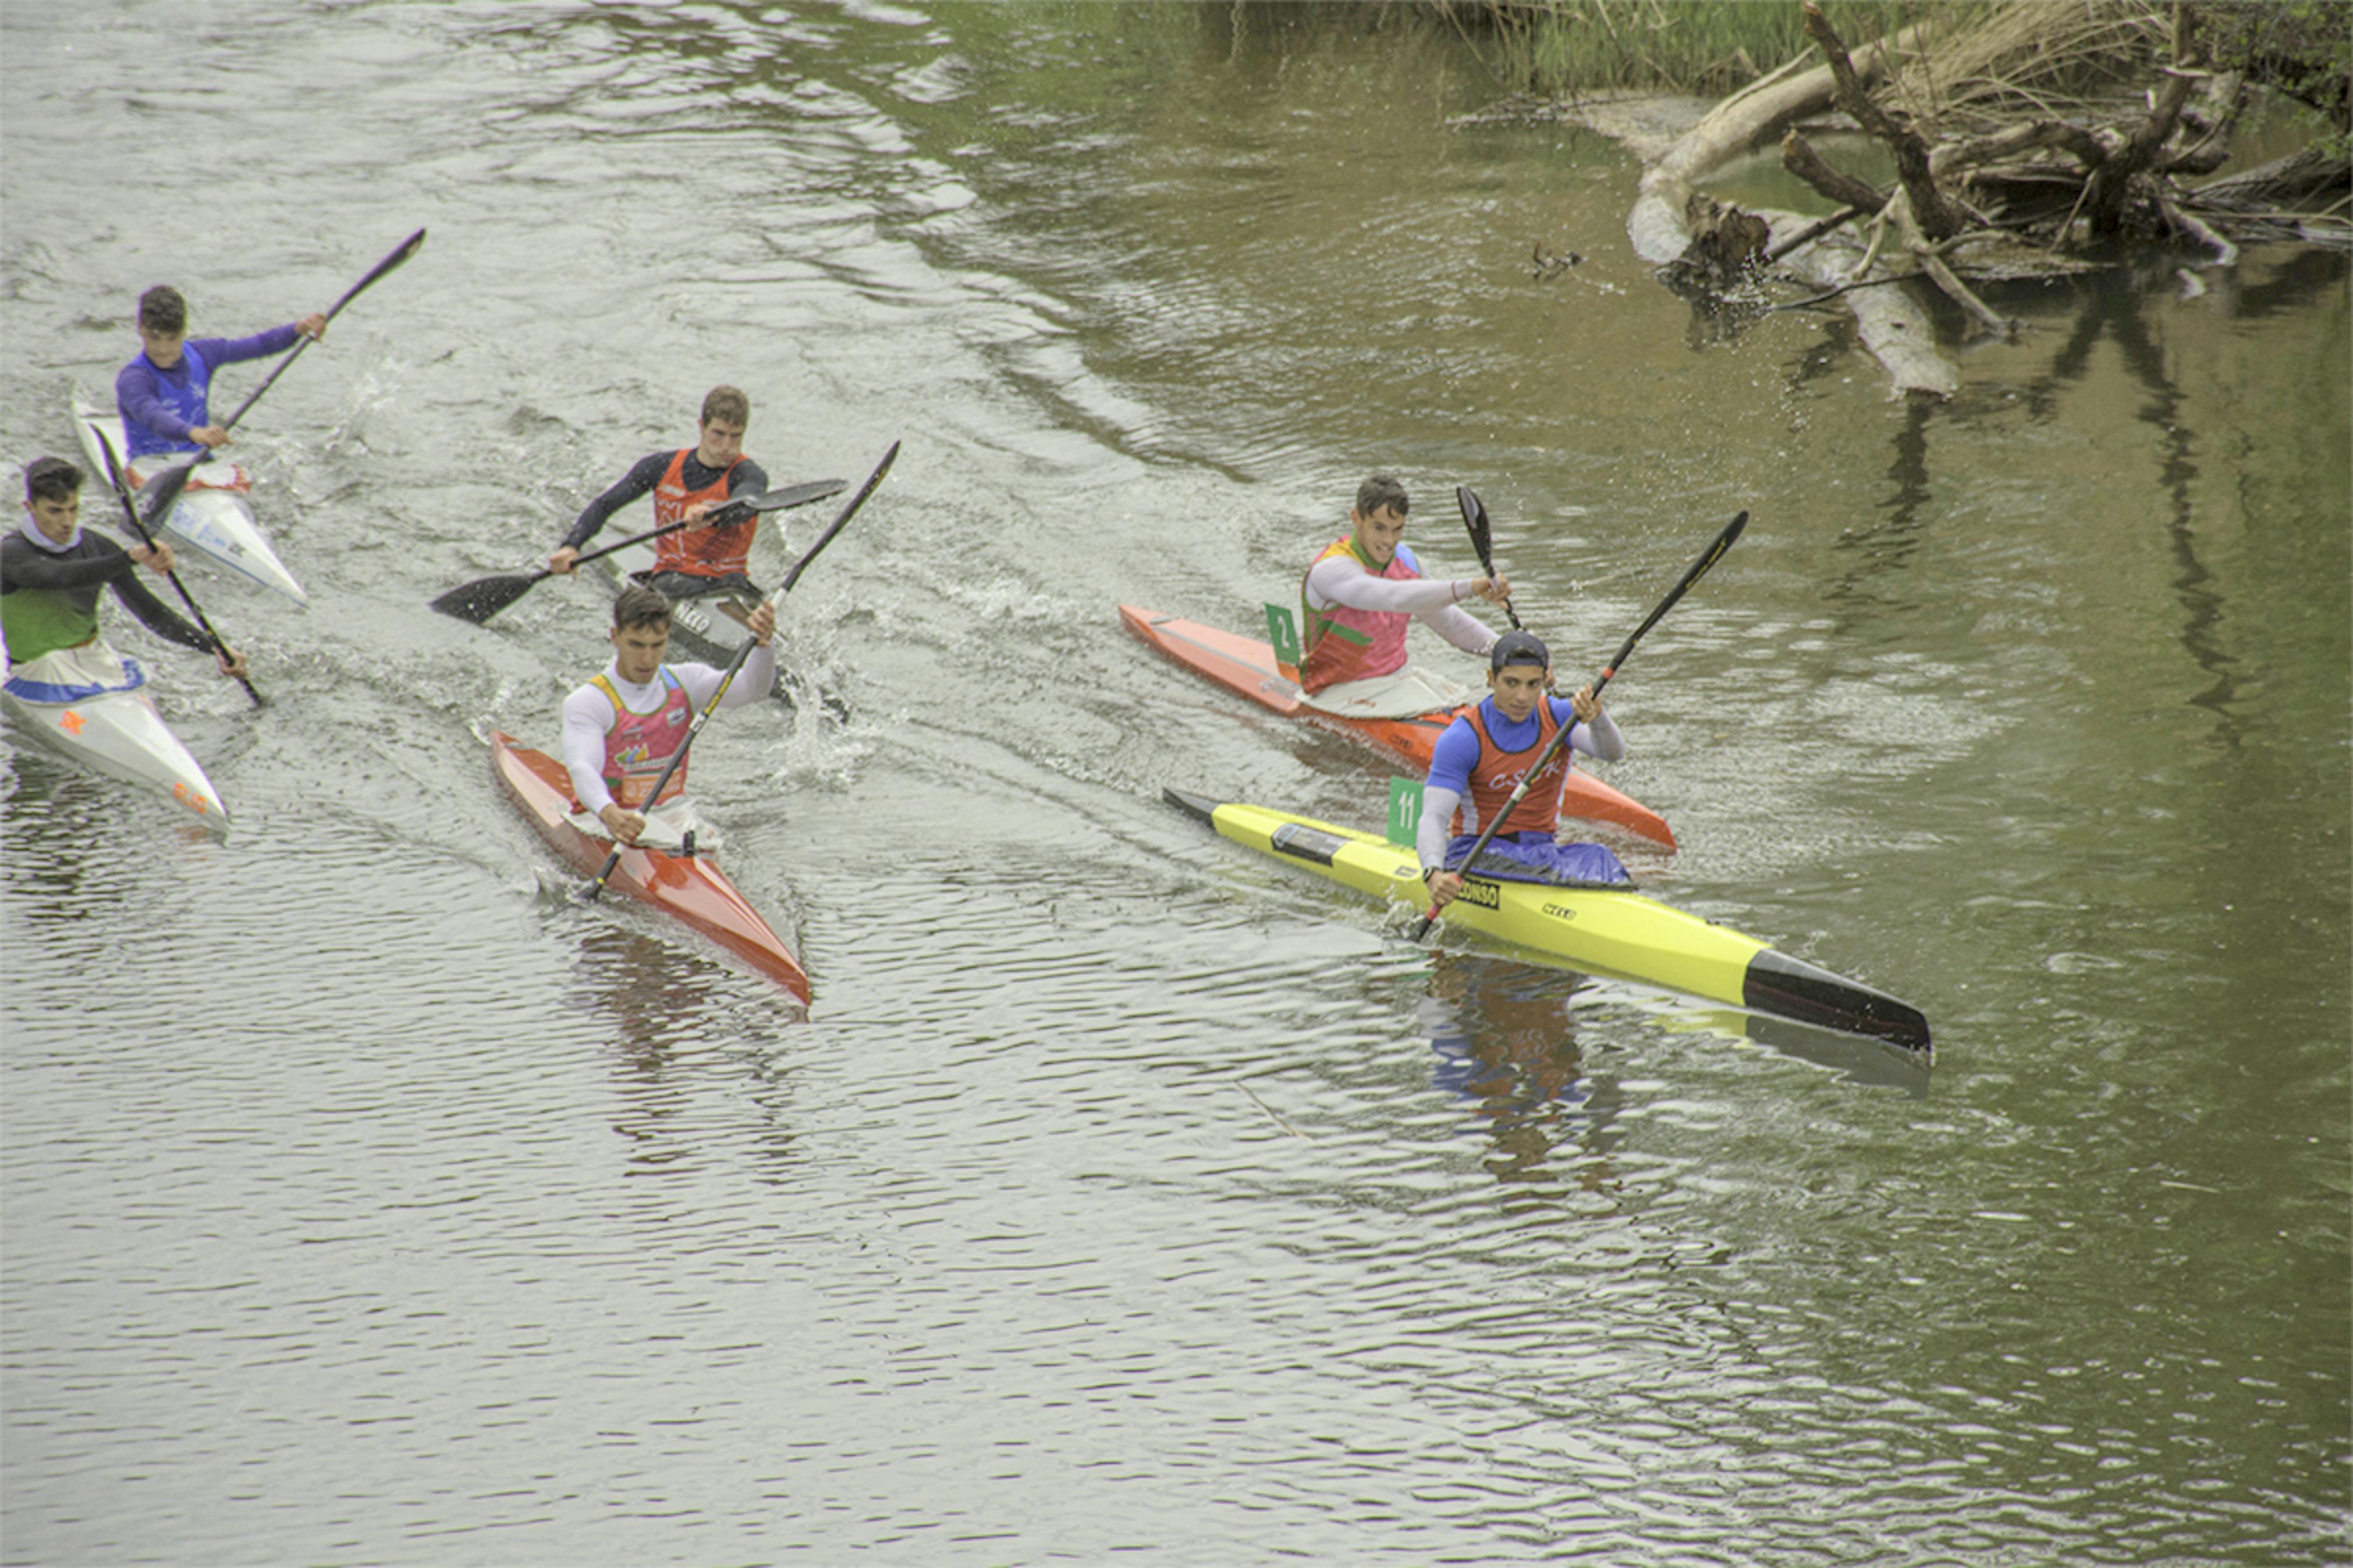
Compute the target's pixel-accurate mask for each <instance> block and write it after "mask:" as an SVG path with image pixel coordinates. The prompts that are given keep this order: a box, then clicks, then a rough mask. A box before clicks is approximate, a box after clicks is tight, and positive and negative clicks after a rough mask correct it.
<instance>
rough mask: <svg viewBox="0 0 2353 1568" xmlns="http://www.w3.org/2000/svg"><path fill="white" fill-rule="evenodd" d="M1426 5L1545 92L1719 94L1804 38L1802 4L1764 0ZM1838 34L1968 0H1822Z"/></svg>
mask: <svg viewBox="0 0 2353 1568" xmlns="http://www.w3.org/2000/svg"><path fill="white" fill-rule="evenodd" d="M1432 9H1433V10H1434V11H1435V12H1436V13H1437V14H1438V15H1439V16H1440V17H1441V18H1442V19H1443V21H1444V23H1445V25H1447V26H1452V27H1454V28H1456V29H1457V30H1458V31H1460V32H1461V33H1462V35H1463V36H1464V37H1466V38H1468V39H1469V40H1470V41H1471V42H1472V44H1473V46H1474V47H1477V48H1478V50H1479V52H1480V53H1481V54H1482V56H1483V57H1485V58H1486V59H1487V61H1488V63H1489V64H1490V65H1491V66H1492V67H1493V69H1494V71H1495V74H1496V75H1497V77H1499V78H1500V79H1503V80H1504V81H1505V82H1507V83H1509V84H1511V86H1512V87H1513V88H1514V90H1518V91H1524V92H1532V93H1539V94H1543V95H1545V96H1547V97H1556V98H1566V97H1573V96H1575V95H1577V93H1581V92H1596V91H1607V90H1612V89H1627V88H1639V89H1658V90H1663V91H1672V92H1687V93H1704V94H1711V95H1713V94H1719V93H1725V92H1729V91H1731V90H1732V89H1735V88H1737V87H1740V86H1742V85H1743V84H1745V83H1746V82H1749V81H1752V80H1754V79H1756V78H1757V77H1759V76H1761V75H1763V74H1765V73H1766V72H1767V71H1770V70H1773V69H1774V68H1777V67H1778V66H1780V65H1781V64H1782V63H1783V62H1785V61H1787V60H1789V59H1792V58H1796V57H1797V56H1798V55H1799V54H1800V53H1802V52H1804V51H1805V50H1806V49H1807V48H1808V47H1809V46H1808V43H1807V39H1806V31H1805V16H1804V13H1803V11H1802V9H1801V7H1799V5H1796V4H1795V3H1794V0H1793V3H1791V4H1787V5H1780V4H1771V3H1767V0H1440V3H1439V4H1438V5H1434V6H1433V7H1432ZM1823 9H1824V11H1825V12H1826V13H1827V14H1828V15H1829V16H1830V18H1831V23H1832V25H1833V26H1836V27H1837V28H1838V29H1839V34H1840V36H1841V37H1845V38H1849V39H1865V38H1877V37H1888V36H1891V35H1893V34H1895V33H1898V32H1900V31H1902V30H1903V29H1904V28H1905V27H1908V26H1913V25H1914V24H1915V23H1917V22H1920V21H1922V20H1924V19H1928V18H1931V17H1933V18H1934V19H1935V20H1936V23H1937V24H1938V26H1940V27H1942V28H1947V29H1956V30H1957V29H1961V28H1967V27H1969V26H1975V25H1976V24H1977V23H1978V21H1980V20H1982V19H1983V18H1984V17H1985V16H1987V15H1988V14H1989V13H1990V12H1991V11H1992V10H1993V9H1994V7H1993V6H1992V5H1990V4H1985V3H1977V0H1944V3H1936V4H1927V3H1924V0H1828V3H1827V4H1825V5H1824V6H1823Z"/></svg>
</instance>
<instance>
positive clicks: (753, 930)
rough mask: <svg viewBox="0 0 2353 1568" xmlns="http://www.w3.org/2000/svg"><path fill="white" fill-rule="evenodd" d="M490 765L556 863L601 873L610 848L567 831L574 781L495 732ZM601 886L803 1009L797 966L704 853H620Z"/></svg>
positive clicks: (550, 761) (805, 995)
mask: <svg viewBox="0 0 2353 1568" xmlns="http://www.w3.org/2000/svg"><path fill="white" fill-rule="evenodd" d="M491 766H492V767H493V768H494V769H495V770H496V771H497V773H498V775H499V782H500V783H501V784H503V785H505V786H506V792H507V794H508V795H512V797H513V798H514V802H515V804H516V805H519V806H521V807H522V813H523V815H524V816H527V817H529V818H530V819H531V825H532V826H533V827H536V828H537V829H539V836H540V837H542V838H544V839H546V840H547V841H548V843H550V844H551V845H553V846H554V847H555V852H556V853H557V854H558V855H561V856H562V857H564V858H565V861H566V862H567V863H569V864H570V865H571V866H572V867H573V868H575V869H576V870H578V871H581V872H582V873H584V874H586V875H587V876H591V877H593V876H595V875H596V873H597V872H598V871H599V870H601V869H603V868H604V865H605V857H606V856H607V855H609V854H611V853H612V852H613V841H612V840H611V839H609V838H600V837H596V836H595V835H593V834H587V833H583V832H582V831H581V830H580V829H579V828H577V827H575V826H572V823H571V820H570V818H571V816H572V778H571V775H570V774H569V773H566V772H565V767H564V764H563V763H560V762H558V761H557V760H556V759H554V757H551V756H549V755H548V754H547V753H546V752H534V751H533V750H531V749H530V748H529V747H527V746H522V745H518V744H516V742H515V741H514V739H513V737H512V736H509V735H503V734H499V733H497V732H495V731H494V732H493V733H492V734H491ZM605 885H606V886H607V887H608V888H618V889H621V891H623V892H625V893H627V894H628V895H629V896H630V897H631V898H634V899H637V900H639V901H641V902H644V903H648V904H651V905H652V906H653V907H654V908H656V909H658V910H661V911H662V912H663V913H664V914H667V915H670V916H672V917H674V918H676V919H677V920H678V921H681V923H683V924H685V925H688V926H691V927H692V928H693V929H694V930H696V931H701V932H702V934H703V935H705V936H707V937H709V938H710V939H711V940H712V941H713V942H717V943H718V944H719V945H720V946H722V947H723V948H725V949H726V950H727V951H728V952H732V953H733V954H735V956H736V957H738V958H741V959H742V960H744V962H745V963H749V964H750V965H751V966H752V967H753V968H754V969H756V970H758V971H759V972H760V973H763V974H765V975H766V976H768V977H769V978H770V979H771V980H774V981H776V983H777V984H779V985H782V986H783V987H784V988H785V989H786V990H787V991H789V992H791V993H792V994H794V995H795V996H797V997H798V998H799V999H800V1000H801V1001H802V1002H803V1003H804V1004H806V1003H807V1001H808V999H809V983H808V974H807V971H805V970H803V969H802V968H801V965H800V960H798V959H797V958H795V957H794V956H793V950H792V949H791V948H789V947H786V945H785V941H784V938H782V937H780V936H778V935H777V934H776V932H775V931H773V930H771V929H769V926H768V922H767V921H765V920H763V919H761V918H760V911H759V910H755V909H754V908H753V907H752V906H751V904H750V903H748V902H747V901H745V900H744V895H743V894H742V893H739V892H737V891H736V890H735V884H734V883H733V882H730V881H729V880H728V879H726V877H725V876H724V875H723V874H722V873H721V871H720V869H719V865H718V862H717V861H715V860H714V859H712V856H711V853H710V851H708V850H703V851H699V852H697V853H695V854H692V855H677V854H670V853H667V852H665V851H663V850H659V849H638V848H631V849H624V850H622V851H621V862H620V864H619V866H617V868H615V869H614V872H613V875H612V877H611V879H609V880H608V881H607V883H606V884H605Z"/></svg>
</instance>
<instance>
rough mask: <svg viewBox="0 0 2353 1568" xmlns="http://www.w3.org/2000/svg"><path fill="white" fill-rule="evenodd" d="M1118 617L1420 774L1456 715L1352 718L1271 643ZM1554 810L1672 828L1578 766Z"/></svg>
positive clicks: (1652, 833)
mask: <svg viewBox="0 0 2353 1568" xmlns="http://www.w3.org/2000/svg"><path fill="white" fill-rule="evenodd" d="M1119 616H1120V620H1121V621H1122V622H1123V623H1124V625H1125V626H1126V627H1127V629H1128V630H1129V632H1131V633H1133V634H1134V636H1135V637H1137V638H1138V639H1140V640H1142V641H1143V642H1145V643H1148V644H1150V645H1151V646H1152V647H1154V648H1155V649H1157V650H1158V651H1159V652H1160V653H1162V654H1163V655H1165V656H1166V657H1167V658H1171V659H1173V660H1175V661H1176V663H1178V664H1180V665H1183V666H1184V667H1185V668H1187V669H1189V670H1191V671H1193V672H1194V673H1195V674H1196V675H1199V676H1202V677H1204V678H1206V679H1209V680H1212V681H1215V682H1216V683H1217V684H1218V685H1219V686H1222V687H1224V688H1225V689H1227V690H1229V691H1231V692H1235V693H1237V694H1239V695H1240V696H1243V697H1247V698H1249V699H1250V700H1251V701H1253V702H1256V703H1258V704H1259V705H1260V706H1261V707H1264V708H1268V709H1271V710H1273V711H1275V712H1277V713H1280V714H1282V716H1284V717H1285V718H1290V719H1302V720H1304V721H1307V722H1308V723H1311V724H1314V725H1318V726H1320V727H1322V728H1324V729H1326V730H1332V731H1338V732H1339V733H1341V734H1344V735H1351V736H1354V737H1355V738H1356V739H1357V740H1359V741H1363V742H1366V743H1367V744H1368V745H1370V746H1372V747H1373V748H1374V749H1375V750H1377V751H1380V752H1386V753H1387V754H1388V755H1389V756H1391V757H1393V758H1395V759H1397V760H1398V762H1401V763H1405V764H1406V765H1407V766H1409V767H1410V768H1413V769H1414V770H1415V771H1416V772H1418V773H1428V772H1429V771H1430V752H1431V751H1432V750H1433V749H1434V748H1435V747H1436V746H1437V744H1438V737H1439V736H1440V735H1441V734H1444V733H1445V732H1446V727H1447V725H1449V724H1451V723H1452V722H1453V721H1454V715H1453V713H1452V712H1451V711H1442V712H1431V713H1421V714H1416V715H1413V716H1411V717H1409V718H1404V719H1355V718H1349V717H1346V716H1345V715H1342V714H1337V713H1328V712H1325V711H1324V710H1320V709H1318V708H1316V707H1314V705H1313V704H1311V703H1309V702H1308V701H1306V700H1304V693H1303V692H1302V691H1301V690H1300V689H1299V684H1298V682H1296V681H1294V680H1293V679H1291V678H1290V677H1289V676H1287V675H1285V674H1283V673H1282V668H1281V667H1280V666H1279V665H1278V664H1277V663H1276V662H1275V657H1274V648H1273V646H1272V645H1271V644H1269V643H1266V642H1261V641H1260V640H1258V639H1257V638H1254V637H1244V636H1242V635H1240V633H1238V632H1229V631H1223V630H1220V629H1219V628H1218V627H1216V626H1204V625H1202V624H1201V623H1200V622H1198V621H1187V620H1182V619H1179V618H1178V617H1176V616H1169V615H1163V614H1161V613H1160V612H1158V611H1156V610H1146V609H1141V608H1139V607H1137V606H1136V605H1121V606H1120V607H1119ZM1560 809H1561V815H1562V816H1575V817H1581V818H1584V819H1586V820H1588V821H1592V822H1608V823H1611V824H1614V825H1616V826H1620V827H1623V828H1625V829H1627V830H1628V831H1630V832H1632V833H1637V834H1640V835H1641V837H1645V838H1648V839H1650V840H1651V842H1653V843H1656V844H1662V845H1665V846H1666V847H1668V848H1670V849H1672V848H1673V847H1674V846H1675V833H1674V829H1673V828H1672V827H1670V826H1667V819H1666V818H1665V817H1663V816H1660V815H1659V814H1658V813H1657V812H1655V811H1652V810H1651V808H1650V807H1649V806H1647V805H1643V804H1642V803H1641V802H1640V801H1638V800H1636V799H1634V798H1633V797H1632V796H1631V795H1626V794H1623V793H1622V792H1620V791H1619V790H1616V789H1613V788H1611V787H1610V786H1609V785H1608V784H1603V783H1602V782H1601V781H1600V780H1599V779H1597V778H1595V777H1594V776H1593V775H1592V774H1590V773H1587V772H1585V771H1584V770H1583V769H1582V768H1572V769H1571V770H1570V771H1569V775H1568V783H1567V786H1566V787H1565V788H1564V789H1563V790H1562V792H1561V802H1560Z"/></svg>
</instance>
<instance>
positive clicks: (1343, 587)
mask: <svg viewBox="0 0 2353 1568" xmlns="http://www.w3.org/2000/svg"><path fill="white" fill-rule="evenodd" d="M1474 581H1475V580H1473V579H1468V578H1465V579H1460V580H1455V579H1448V578H1437V579H1430V578H1422V577H1408V578H1394V577H1376V576H1374V575H1373V574H1371V573H1369V572H1367V571H1366V570H1365V569H1364V568H1363V567H1362V566H1360V565H1358V564H1357V563H1356V562H1355V561H1352V560H1350V559H1348V558H1346V557H1345V556H1336V555H1335V556H1334V557H1332V558H1331V559H1330V560H1328V561H1319V562H1317V563H1315V566H1314V570H1313V571H1311V572H1309V573H1308V574H1307V603H1308V606H1309V607H1310V608H1311V609H1318V610H1322V609H1328V608H1330V607H1331V606H1332V605H1346V606H1347V607H1348V608H1349V609H1352V610H1377V611H1381V612H1384V613H1387V614H1392V615H1405V616H1425V617H1427V616H1429V615H1430V612H1432V611H1435V610H1442V609H1444V608H1446V607H1447V606H1448V605H1454V604H1459V603H1461V601H1462V600H1463V599H1465V598H1467V597H1469V596H1471V595H1472V594H1474V593H1476V592H1477V589H1476V588H1475V586H1474V585H1473V583H1474ZM1319 600H1321V601H1322V602H1321V603H1318V601H1319ZM1466 618H1467V617H1466ZM1472 624H1474V625H1476V623H1475V622H1474V623H1472ZM1490 640H1492V636H1491V638H1490Z"/></svg>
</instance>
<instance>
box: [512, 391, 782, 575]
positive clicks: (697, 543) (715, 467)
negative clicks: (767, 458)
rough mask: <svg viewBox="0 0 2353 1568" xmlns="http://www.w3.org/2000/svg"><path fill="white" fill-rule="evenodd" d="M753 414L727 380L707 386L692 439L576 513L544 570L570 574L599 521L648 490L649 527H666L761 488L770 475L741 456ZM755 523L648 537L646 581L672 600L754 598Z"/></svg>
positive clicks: (645, 462) (695, 519) (642, 462)
mask: <svg viewBox="0 0 2353 1568" xmlns="http://www.w3.org/2000/svg"><path fill="white" fill-rule="evenodd" d="M751 420H752V400H751V399H750V398H748V397H746V396H744V394H743V393H741V392H740V391H738V390H736V389H735V388H734V387H732V386H714V387H712V389H711V392H710V394H709V395H707V396H705V397H704V398H703V400H702V429H701V432H700V434H699V437H698V438H697V440H696V442H695V444H694V445H693V446H691V447H682V448H681V449H680V450H678V451H675V452H655V453H653V454H651V455H650V456H649V457H645V458H639V459H638V464H637V466H636V467H635V468H631V469H630V470H629V471H628V473H626V474H624V475H622V476H621V480H620V483H618V484H617V485H615V486H614V487H613V488H612V489H608V490H607V491H606V492H605V493H604V494H603V495H600V496H598V497H597V498H596V500H592V501H590V502H589V503H588V505H587V506H586V508H585V509H584V510H582V511H581V513H580V516H579V519H578V520H577V521H575V522H574V523H573V525H572V531H571V532H569V533H567V534H565V536H564V542H563V543H562V544H561V545H559V546H558V547H557V548H556V551H555V553H554V554H553V555H551V556H549V557H548V558H547V569H548V570H549V571H550V572H553V573H554V574H556V575H558V576H563V575H565V574H568V573H570V572H571V570H572V563H574V562H575V561H576V560H578V559H579V557H580V552H581V550H582V549H583V548H584V547H585V546H586V544H587V542H589V541H590V540H592V539H594V538H596V531H597V530H598V529H600V528H602V527H604V526H605V520H606V519H607V518H609V517H611V516H612V515H613V513H614V512H616V511H617V510H620V509H621V508H622V507H624V506H627V505H628V503H629V502H631V501H633V500H637V499H638V497H639V496H641V495H644V494H645V493H646V492H647V491H649V490H650V491H652V492H653V498H654V526H655V527H657V528H667V527H669V526H670V524H671V523H673V522H679V521H685V522H689V523H700V522H701V521H702V519H703V518H704V516H706V515H707V514H708V513H709V512H710V511H711V510H712V509H713V508H714V507H717V506H720V505H722V504H723V503H724V502H725V501H726V500H727V498H728V497H730V496H734V495H758V494H759V493H760V492H761V491H763V490H765V489H767V488H768V476H767V475H766V474H765V473H764V472H762V471H761V468H760V465H759V464H757V463H755V462H754V461H753V460H752V459H751V458H747V457H745V456H744V428H745V427H746V426H748V425H750V423H751ZM759 527H760V520H759V518H758V517H757V516H756V515H755V516H753V517H748V518H744V519H742V520H740V521H733V522H715V523H711V524H708V525H705V526H702V527H690V528H681V529H680V530H679V531H677V532H675V533H665V534H663V535H662V536H661V537H660V538H659V539H657V540H655V541H654V564H653V569H652V570H651V571H650V572H649V573H648V574H646V577H645V582H646V583H647V584H648V585H649V586H650V587H654V588H658V589H659V590H660V591H661V592H662V593H664V594H666V595H669V596H670V597H671V598H673V599H689V598H696V597H699V596H701V595H704V594H716V593H722V592H729V591H735V592H741V593H742V594H744V595H746V596H748V597H754V598H756V597H757V596H758V595H759V592H760V590H759V588H758V587H757V586H756V585H755V584H754V583H753V581H752V579H751V577H750V575H749V573H750V571H751V562H750V557H751V550H752V536H753V535H754V533H756V532H758V531H759Z"/></svg>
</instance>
